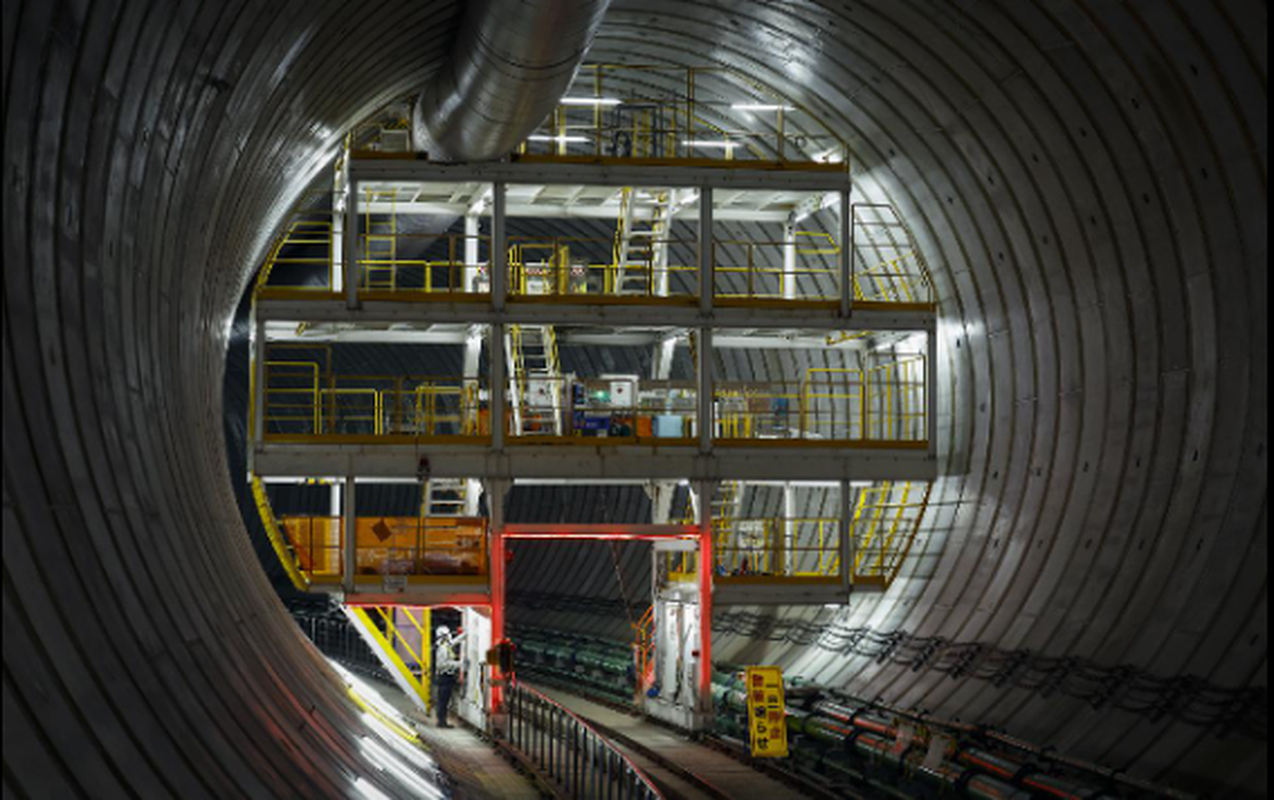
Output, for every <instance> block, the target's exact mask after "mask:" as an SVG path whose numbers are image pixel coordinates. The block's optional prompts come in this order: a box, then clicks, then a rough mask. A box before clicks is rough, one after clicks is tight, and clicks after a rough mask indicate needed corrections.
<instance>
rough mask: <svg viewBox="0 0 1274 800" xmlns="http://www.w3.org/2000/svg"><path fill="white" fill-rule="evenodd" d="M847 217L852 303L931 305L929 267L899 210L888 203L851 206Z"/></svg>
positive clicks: (931, 285) (931, 283)
mask: <svg viewBox="0 0 1274 800" xmlns="http://www.w3.org/2000/svg"><path fill="white" fill-rule="evenodd" d="M850 214H851V216H850V241H851V242H852V253H853V259H852V262H851V271H852V273H853V280H854V302H856V303H872V304H876V303H881V304H891V305H897V304H931V303H933V302H934V294H933V281H932V279H931V278H930V275H929V265H928V263H927V262H926V261H925V258H924V254H923V253H922V252H921V250H920V246H919V244H918V243H917V241H916V238H915V236H914V235H913V234H912V232H911V228H910V227H909V226H908V225H907V224H906V223H905V222H904V221H903V219H902V216H901V215H900V214H899V213H898V210H897V209H896V208H894V207H893V206H892V205H889V204H888V203H854V204H853V206H852V207H851V210H850Z"/></svg>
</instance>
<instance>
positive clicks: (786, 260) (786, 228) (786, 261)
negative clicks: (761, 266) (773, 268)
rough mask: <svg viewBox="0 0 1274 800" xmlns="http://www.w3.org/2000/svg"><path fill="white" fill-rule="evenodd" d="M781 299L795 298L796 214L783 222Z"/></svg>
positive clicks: (790, 215) (788, 216)
mask: <svg viewBox="0 0 1274 800" xmlns="http://www.w3.org/2000/svg"><path fill="white" fill-rule="evenodd" d="M783 299H784V300H795V299H796V215H795V214H788V215H787V221H786V222H784V223H783Z"/></svg>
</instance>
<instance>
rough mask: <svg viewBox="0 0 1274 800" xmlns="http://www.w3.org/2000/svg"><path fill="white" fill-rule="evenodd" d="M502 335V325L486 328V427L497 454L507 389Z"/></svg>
mask: <svg viewBox="0 0 1274 800" xmlns="http://www.w3.org/2000/svg"><path fill="white" fill-rule="evenodd" d="M504 335H505V334H504V325H499V324H497V325H491V326H489V327H488V328H487V353H489V354H490V355H489V358H488V360H487V370H488V372H489V373H490V383H489V384H488V386H489V389H490V392H491V397H490V398H489V400H488V402H487V407H488V408H489V409H490V412H489V414H490V416H489V418H488V419H489V420H490V421H489V424H488V427H490V429H491V449H492V450H493V451H495V452H497V453H498V452H500V451H501V450H503V449H504V437H505V421H504V417H505V408H506V405H507V402H508V401H507V397H508V395H507V392H506V389H507V388H508V383H509V379H508V376H507V375H506V374H505V372H506V370H507V369H508V364H507V363H506V361H505V353H504V344H505V339H504ZM457 477H477V476H476V475H474V476H457Z"/></svg>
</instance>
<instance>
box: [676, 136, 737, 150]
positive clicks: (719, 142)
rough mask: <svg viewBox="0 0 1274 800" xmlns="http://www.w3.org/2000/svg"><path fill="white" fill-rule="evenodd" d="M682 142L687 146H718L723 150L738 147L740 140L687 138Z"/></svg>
mask: <svg viewBox="0 0 1274 800" xmlns="http://www.w3.org/2000/svg"><path fill="white" fill-rule="evenodd" d="M682 144H683V145H685V146H686V147H717V148H720V149H722V150H729V149H730V148H732V147H737V146H738V145H739V142H727V141H725V140H724V139H685V140H684V141H682Z"/></svg>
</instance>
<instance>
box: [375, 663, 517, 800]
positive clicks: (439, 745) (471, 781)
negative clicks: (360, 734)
mask: <svg viewBox="0 0 1274 800" xmlns="http://www.w3.org/2000/svg"><path fill="white" fill-rule="evenodd" d="M365 680H367V681H368V682H369V683H371V684H372V685H374V686H375V687H376V689H377V690H378V691H379V692H380V695H381V697H383V698H384V699H385V700H386V702H388V703H390V704H391V705H393V706H394V708H395V709H397V710H398V712H399V713H401V714H402V715H403V716H405V717H406V718H407V719H409V720H411V722H412V723H413V725H414V727H415V730H416V733H417V734H418V735H419V736H420V739H421V741H423V742H424V743H425V744H426V745H427V747H428V748H429V755H430V756H431V757H432V758H433V759H434V760H435V761H437V762H438V765H439V766H440V767H441V768H442V771H443V772H445V773H446V774H447V776H448V777H449V778H451V779H452V780H453V781H454V785H453V794H452V798H453V800H487V799H488V798H501V800H504V798H508V800H539V798H540V797H541V796H542V795H541V793H540V791H539V789H538V788H536V786H535V784H534V783H533V782H532V780H531V779H530V778H529V777H528V776H526V775H524V774H523V773H521V772H519V771H518V769H517V768H516V767H515V766H514V765H513V764H511V763H510V762H509V761H508V760H506V759H505V758H504V757H503V756H501V755H500V753H499V752H498V751H497V750H496V749H495V747H494V746H493V745H492V744H491V743H490V742H488V741H486V740H484V739H482V738H481V737H480V736H478V735H477V733H475V732H474V731H473V730H472V729H470V728H469V727H468V726H466V725H464V724H463V723H461V722H460V721H459V720H458V719H457V717H456V715H455V714H454V713H453V714H452V715H451V716H450V717H449V722H450V723H451V725H452V727H449V728H439V727H438V725H437V721H436V719H434V718H432V717H426V716H425V714H424V712H422V711H421V710H420V709H418V708H417V707H416V706H415V705H413V704H412V702H411V701H410V700H408V699H407V696H406V695H404V694H403V692H402V690H401V689H399V688H398V687H397V686H393V685H391V684H387V683H383V682H381V681H377V680H375V679H372V678H365Z"/></svg>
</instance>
